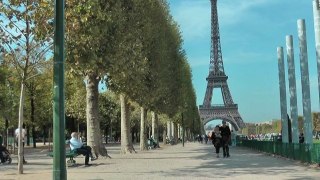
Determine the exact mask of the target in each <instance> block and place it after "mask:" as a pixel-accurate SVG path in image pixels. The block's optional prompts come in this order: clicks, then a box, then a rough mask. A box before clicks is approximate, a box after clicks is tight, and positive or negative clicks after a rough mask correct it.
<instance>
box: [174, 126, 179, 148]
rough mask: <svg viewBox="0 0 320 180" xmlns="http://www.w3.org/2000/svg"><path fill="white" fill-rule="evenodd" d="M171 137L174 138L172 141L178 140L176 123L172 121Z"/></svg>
mask: <svg viewBox="0 0 320 180" xmlns="http://www.w3.org/2000/svg"><path fill="white" fill-rule="evenodd" d="M173 129H174V130H173V133H174V134H173V138H174V141H175V142H176V143H177V142H178V132H179V131H178V124H177V123H173Z"/></svg>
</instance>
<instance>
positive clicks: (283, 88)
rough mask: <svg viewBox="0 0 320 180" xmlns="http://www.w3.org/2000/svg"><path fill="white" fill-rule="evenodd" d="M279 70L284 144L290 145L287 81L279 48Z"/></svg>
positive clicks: (279, 48)
mask: <svg viewBox="0 0 320 180" xmlns="http://www.w3.org/2000/svg"><path fill="white" fill-rule="evenodd" d="M277 53H278V68H279V89H280V108H281V135H282V142H284V143H288V142H289V137H288V120H287V98H286V80H285V71H284V58H283V47H278V48H277Z"/></svg>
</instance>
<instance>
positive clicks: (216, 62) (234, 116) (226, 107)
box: [199, 0, 245, 131]
mask: <svg viewBox="0 0 320 180" xmlns="http://www.w3.org/2000/svg"><path fill="white" fill-rule="evenodd" d="M227 79H228V76H226V74H225V72H224V67H223V61H222V53H221V45H220V33H219V22H218V8H217V0H211V49H210V68H209V76H208V77H207V81H208V84H207V90H206V94H205V97H204V100H203V105H200V106H199V113H200V118H201V119H202V122H203V124H206V123H208V122H209V121H211V120H214V119H222V120H224V121H227V122H229V123H231V125H232V126H233V127H234V129H235V130H236V131H238V130H239V129H240V128H243V127H244V126H245V124H244V122H243V120H242V118H241V116H240V114H239V111H238V105H237V104H235V103H234V102H233V100H232V96H231V93H230V91H229V87H228V83H227ZM214 88H220V89H221V93H222V98H223V102H224V104H223V105H211V100H212V92H213V89H214Z"/></svg>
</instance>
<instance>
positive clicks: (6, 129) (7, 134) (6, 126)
mask: <svg viewBox="0 0 320 180" xmlns="http://www.w3.org/2000/svg"><path fill="white" fill-rule="evenodd" d="M4 126H5V137H4V138H3V143H4V146H5V147H8V137H9V120H8V118H7V117H5V125H4Z"/></svg>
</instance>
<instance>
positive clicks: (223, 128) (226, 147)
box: [219, 121, 231, 158]
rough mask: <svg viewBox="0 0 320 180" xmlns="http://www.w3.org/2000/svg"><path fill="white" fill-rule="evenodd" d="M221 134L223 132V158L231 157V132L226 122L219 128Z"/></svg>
mask: <svg viewBox="0 0 320 180" xmlns="http://www.w3.org/2000/svg"><path fill="white" fill-rule="evenodd" d="M219 130H220V132H221V136H222V141H221V142H222V143H221V145H222V150H223V157H224V158H225V157H227V158H228V157H230V153H229V141H230V138H231V131H230V128H229V126H227V122H226V121H222V126H221V127H220V128H219Z"/></svg>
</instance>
